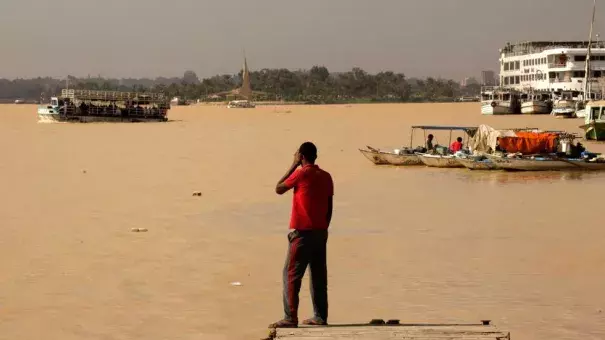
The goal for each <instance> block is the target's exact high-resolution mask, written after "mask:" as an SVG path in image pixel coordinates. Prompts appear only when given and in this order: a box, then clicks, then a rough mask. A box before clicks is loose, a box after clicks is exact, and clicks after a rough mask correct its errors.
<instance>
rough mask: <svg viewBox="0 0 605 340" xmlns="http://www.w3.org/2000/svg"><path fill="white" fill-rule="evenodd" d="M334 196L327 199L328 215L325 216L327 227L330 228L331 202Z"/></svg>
mask: <svg viewBox="0 0 605 340" xmlns="http://www.w3.org/2000/svg"><path fill="white" fill-rule="evenodd" d="M333 198H334V196H330V198H328V215H327V216H326V220H327V221H328V227H329V226H330V222H332V201H333Z"/></svg>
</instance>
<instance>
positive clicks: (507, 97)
mask: <svg viewBox="0 0 605 340" xmlns="http://www.w3.org/2000/svg"><path fill="white" fill-rule="evenodd" d="M502 100H503V101H508V100H510V93H504V94H503V95H502Z"/></svg>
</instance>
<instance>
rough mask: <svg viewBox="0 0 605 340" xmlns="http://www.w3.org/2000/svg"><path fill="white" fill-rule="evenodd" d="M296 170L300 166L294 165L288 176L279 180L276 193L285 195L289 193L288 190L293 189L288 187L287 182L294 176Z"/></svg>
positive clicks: (287, 173)
mask: <svg viewBox="0 0 605 340" xmlns="http://www.w3.org/2000/svg"><path fill="white" fill-rule="evenodd" d="M296 168H298V164H292V165H291V166H290V169H288V171H287V172H286V174H285V175H284V176H283V177H282V178H281V179H280V180H279V182H277V185H276V186H275V192H276V193H277V194H278V195H283V194H285V193H286V192H288V190H290V189H292V188H290V187H288V186H287V185H286V183H285V182H286V180H287V179H288V178H289V177H290V176H292V174H293V173H294V171H296Z"/></svg>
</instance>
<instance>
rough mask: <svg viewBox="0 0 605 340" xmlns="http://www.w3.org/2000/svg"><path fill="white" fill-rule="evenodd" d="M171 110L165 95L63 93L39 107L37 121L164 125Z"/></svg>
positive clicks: (85, 91) (90, 91) (107, 92)
mask: <svg viewBox="0 0 605 340" xmlns="http://www.w3.org/2000/svg"><path fill="white" fill-rule="evenodd" d="M169 108H170V102H169V100H168V99H167V98H166V97H165V96H164V94H162V93H137V92H117V91H92V90H76V89H63V90H62V91H61V96H59V97H52V98H51V100H50V104H45V105H39V106H38V121H39V122H41V123H56V122H80V123H87V122H165V121H167V120H168V118H167V117H166V114H167V112H168V109H169Z"/></svg>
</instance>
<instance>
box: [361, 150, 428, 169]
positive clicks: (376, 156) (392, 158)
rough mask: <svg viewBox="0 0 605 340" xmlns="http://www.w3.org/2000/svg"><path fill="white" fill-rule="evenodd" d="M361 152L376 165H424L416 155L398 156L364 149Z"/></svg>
mask: <svg viewBox="0 0 605 340" xmlns="http://www.w3.org/2000/svg"><path fill="white" fill-rule="evenodd" d="M359 152H361V153H362V154H363V155H364V156H365V157H366V158H367V159H368V160H369V161H370V162H372V163H374V164H375V165H396V166H412V165H421V164H422V162H421V161H420V159H419V158H418V156H417V155H414V154H404V155H398V154H395V153H390V152H382V151H372V150H363V149H359Z"/></svg>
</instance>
